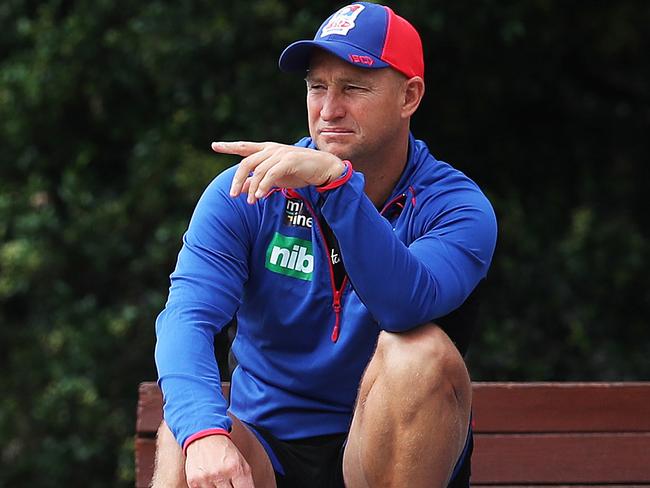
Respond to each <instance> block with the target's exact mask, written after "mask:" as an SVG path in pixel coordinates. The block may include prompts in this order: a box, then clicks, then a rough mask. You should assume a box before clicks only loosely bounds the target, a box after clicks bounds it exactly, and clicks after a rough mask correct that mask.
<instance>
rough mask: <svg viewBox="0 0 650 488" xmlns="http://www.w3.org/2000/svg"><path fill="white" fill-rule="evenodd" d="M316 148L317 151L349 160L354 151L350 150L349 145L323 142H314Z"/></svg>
mask: <svg viewBox="0 0 650 488" xmlns="http://www.w3.org/2000/svg"><path fill="white" fill-rule="evenodd" d="M316 147H318V149H319V150H321V151H325V152H328V153H330V154H333V155H334V156H336V157H337V158H339V159H350V157H351V155H352V154H353V153H354V151H352V150H351V148H350V146H349V144H343V143H339V142H325V141H318V140H317V141H316Z"/></svg>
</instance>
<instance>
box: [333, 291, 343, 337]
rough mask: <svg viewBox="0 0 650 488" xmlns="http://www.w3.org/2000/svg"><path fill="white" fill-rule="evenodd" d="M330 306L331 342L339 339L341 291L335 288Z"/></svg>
mask: <svg viewBox="0 0 650 488" xmlns="http://www.w3.org/2000/svg"><path fill="white" fill-rule="evenodd" d="M332 308H333V309H334V329H332V336H331V339H332V342H336V341H338V339H339V332H340V331H341V291H340V290H336V291H335V292H334V302H333V303H332Z"/></svg>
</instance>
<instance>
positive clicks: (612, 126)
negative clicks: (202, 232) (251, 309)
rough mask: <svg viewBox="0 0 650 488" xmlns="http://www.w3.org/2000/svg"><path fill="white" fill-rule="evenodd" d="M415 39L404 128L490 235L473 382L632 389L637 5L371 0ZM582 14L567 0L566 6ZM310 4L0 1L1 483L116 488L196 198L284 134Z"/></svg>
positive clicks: (642, 318) (639, 326)
mask: <svg viewBox="0 0 650 488" xmlns="http://www.w3.org/2000/svg"><path fill="white" fill-rule="evenodd" d="M392 6H393V7H394V8H395V10H397V11H398V12H399V13H401V14H402V15H404V16H406V17H407V18H410V19H413V21H414V23H415V24H416V26H417V27H418V28H419V29H420V31H421V34H422V37H423V40H424V44H425V53H426V58H427V59H426V62H427V89H428V94H427V96H426V98H425V102H424V104H423V106H422V107H421V108H420V110H419V112H418V114H417V117H416V119H415V121H414V132H415V133H416V135H417V136H418V137H420V138H422V139H425V140H427V141H428V142H429V144H430V147H431V148H432V151H433V152H434V154H436V155H437V156H438V157H439V158H440V159H444V160H447V161H449V162H451V163H452V164H454V165H455V166H457V167H458V168H460V169H462V170H464V171H466V172H467V173H468V174H469V175H470V176H471V177H473V178H474V179H475V180H476V181H477V182H478V183H479V184H480V185H481V186H482V187H483V188H484V189H485V190H486V192H487V193H488V195H489V196H490V198H491V199H492V201H493V203H494V205H495V208H496V211H497V214H498V217H499V222H500V237H499V244H498V250H497V255H496V259H495V263H494V266H493V269H492V272H491V275H490V278H489V281H488V285H487V286H486V291H485V304H484V307H483V315H482V324H481V329H480V331H479V334H478V336H477V338H476V341H475V344H474V345H473V347H472V349H471V350H470V356H469V362H470V366H471V369H472V371H473V374H474V378H475V379H530V380H533V379H538V380H539V379H585V380H587V379H590V380H597V379H648V377H649V376H650V363H649V362H648V360H647V354H648V352H650V334H648V332H647V325H648V319H647V317H648V316H650V287H648V285H647V283H648V278H647V276H648V275H649V274H650V269H649V268H650V264H649V263H650V259H649V252H650V246H649V241H648V228H649V227H650V226H649V224H650V219H649V217H648V214H647V213H646V211H645V205H644V198H645V191H646V188H645V187H646V186H647V182H648V181H650V178H649V176H650V175H649V171H650V170H649V169H648V165H647V155H648V154H650V148H649V147H648V146H649V144H650V143H649V142H648V137H647V133H648V128H649V125H650V88H649V86H650V84H649V83H648V81H649V80H650V77H649V76H648V75H649V73H648V71H649V70H650V64H648V63H647V61H646V59H645V58H646V53H647V52H648V50H649V48H650V45H649V44H650V33H649V32H648V29H647V25H648V24H649V22H650V4H648V3H646V2H642V1H632V0H623V1H619V2H591V3H589V5H586V4H579V3H575V2H574V3H570V4H567V3H566V2H553V1H550V0H535V1H532V2H515V1H508V2H497V1H496V0H482V1H481V2H459V1H455V2H452V1H437V2H433V3H432V2H418V1H409V2H406V1H400V2H397V1H396V2H393V3H392ZM586 7H588V8H586ZM331 9H332V4H331V3H329V2H325V1H323V0H318V1H311V2H305V1H300V0H293V1H280V0H251V1H250V2H246V3H242V2H232V3H229V4H225V2H224V4H223V5H222V4H215V2H207V1H198V0H192V1H186V2H177V3H171V2H164V1H154V0H146V1H143V2H123V1H119V0H118V1H108V0H98V1H95V2H89V1H87V0H86V1H81V0H80V1H76V2H74V1H65V0H43V1H40V2H30V1H27V0H7V1H5V2H3V3H2V4H1V5H0V147H1V148H2V151H0V370H1V371H2V373H3V374H2V375H0V390H1V391H2V392H3V395H2V396H1V397H0V437H1V438H2V439H3V442H2V443H1V444H0V486H40V487H59V486H78V485H79V486H81V485H83V486H89V487H108V486H130V485H132V483H133V466H132V446H131V438H132V432H133V425H134V415H135V396H136V388H137V383H138V382H140V381H142V380H145V379H153V378H155V369H154V365H153V346H154V331H153V322H154V319H155V316H156V314H157V313H158V311H159V310H160V309H161V308H162V306H163V304H164V300H165V296H166V289H167V286H168V275H169V273H170V271H171V270H172V269H173V266H174V261H175V256H176V253H177V251H178V248H179V246H180V238H181V235H182V233H183V231H184V229H185V227H186V225H187V222H188V220H189V217H190V215H191V211H192V208H193V206H194V203H195V202H196V200H197V199H198V197H199V195H200V193H201V191H202V189H203V188H204V187H205V186H206V185H207V183H208V182H209V181H210V179H211V178H212V177H213V176H214V175H216V174H217V173H218V172H219V171H221V170H222V169H223V168H225V167H226V166H228V165H230V164H233V163H234V162H235V161H234V160H233V159H232V158H228V157H222V156H217V155H214V154H212V153H211V152H210V150H209V143H210V141H212V140H215V139H225V140H228V139H238V138H246V139H253V140H265V139H266V140H277V141H281V142H292V141H294V140H295V139H297V138H298V137H300V136H301V135H303V134H304V133H305V110H304V100H303V99H304V91H303V82H302V80H301V79H300V76H290V75H284V74H281V73H279V72H278V70H277V68H276V63H277V56H278V54H279V53H280V52H281V50H282V49H283V48H284V47H285V46H286V45H287V44H288V43H289V42H291V41H293V40H295V39H298V38H310V37H311V36H312V35H313V32H314V30H315V28H316V26H317V25H318V24H319V23H320V22H321V21H322V20H323V19H324V18H325V16H326V15H328V14H329V13H330V11H331Z"/></svg>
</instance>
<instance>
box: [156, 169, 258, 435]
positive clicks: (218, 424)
mask: <svg viewBox="0 0 650 488" xmlns="http://www.w3.org/2000/svg"><path fill="white" fill-rule="evenodd" d="M234 171H235V168H231V169H229V170H227V171H225V172H224V173H222V174H221V175H219V176H218V177H217V178H216V179H215V180H214V181H213V182H212V183H211V184H210V186H209V187H208V188H207V189H206V191H205V192H204V194H203V196H202V197H201V199H200V200H199V203H198V204H197V207H196V209H195V211H194V215H193V216H192V220H191V222H190V225H189V228H188V230H187V232H186V233H185V235H184V237H183V247H182V249H181V251H180V253H179V256H178V262H177V265H176V269H175V270H174V272H173V273H172V275H171V288H170V291H169V298H168V300H167V304H166V305H165V309H164V310H163V311H162V312H161V313H160V315H159V316H158V319H157V321H156V335H157V343H156V353H155V356H156V365H157V368H158V376H159V380H158V381H159V385H160V387H161V389H162V391H163V398H164V417H165V421H166V422H167V424H168V425H169V427H170V429H171V431H172V433H173V434H174V437H175V438H176V440H177V441H178V443H179V444H180V445H181V446H183V447H185V448H186V447H187V444H188V440H189V441H191V440H194V439H197V438H199V437H200V436H201V433H209V432H218V431H220V430H224V431H228V430H229V429H230V427H231V421H230V419H229V418H228V416H227V414H226V409H227V403H226V400H225V399H224V397H223V395H222V393H221V380H220V377H219V370H218V367H217V363H216V361H215V357H214V336H215V334H217V333H218V332H219V331H220V330H221V329H222V328H223V327H224V326H225V325H226V324H227V323H228V322H229V321H230V320H231V319H232V317H233V315H234V314H235V312H236V310H237V307H238V306H239V303H240V300H241V296H242V290H243V285H244V283H245V282H246V280H247V277H248V262H247V261H248V258H247V257H248V255H249V249H250V245H251V242H252V236H253V231H252V229H253V228H254V227H255V218H256V215H257V214H256V211H255V210H254V208H251V207H248V208H246V207H247V205H246V204H245V203H242V200H243V199H232V198H230V197H229V196H228V192H229V189H230V183H231V181H232V175H233V174H234Z"/></svg>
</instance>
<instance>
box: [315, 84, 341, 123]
mask: <svg viewBox="0 0 650 488" xmlns="http://www.w3.org/2000/svg"><path fill="white" fill-rule="evenodd" d="M342 117H345V106H344V104H343V101H342V100H341V96H340V95H339V94H338V93H336V92H334V90H327V94H326V95H325V99H324V100H323V106H322V107H321V110H320V118H321V119H323V120H325V121H328V120H336V119H340V118H342Z"/></svg>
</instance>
